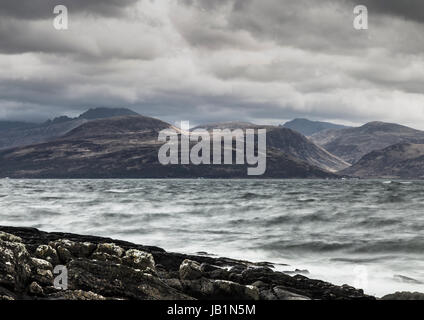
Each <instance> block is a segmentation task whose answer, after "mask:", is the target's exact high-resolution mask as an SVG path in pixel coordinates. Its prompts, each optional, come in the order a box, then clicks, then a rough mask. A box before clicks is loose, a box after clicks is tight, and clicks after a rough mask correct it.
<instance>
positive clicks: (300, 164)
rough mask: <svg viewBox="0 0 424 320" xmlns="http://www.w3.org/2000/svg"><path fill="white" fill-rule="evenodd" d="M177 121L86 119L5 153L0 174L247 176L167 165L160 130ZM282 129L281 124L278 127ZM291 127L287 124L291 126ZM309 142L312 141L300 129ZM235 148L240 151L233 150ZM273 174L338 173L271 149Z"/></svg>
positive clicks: (228, 169) (242, 170) (217, 168)
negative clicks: (52, 136) (49, 137)
mask: <svg viewBox="0 0 424 320" xmlns="http://www.w3.org/2000/svg"><path fill="white" fill-rule="evenodd" d="M171 127H172V126H171V125H170V124H168V123H166V122H163V121H161V120H158V119H154V118H149V117H143V116H140V115H136V116H123V117H113V118H106V119H98V120H93V121H89V122H86V123H84V124H82V125H81V126H79V127H77V128H75V129H73V130H71V131H69V132H68V133H67V134H65V135H63V136H62V137H60V138H58V139H56V140H54V141H50V142H46V143H41V144H35V145H30V146H24V147H18V148H12V149H8V150H4V151H1V152H0V176H2V177H11V178H201V177H202V178H245V177H246V172H247V165H200V166H196V165H192V164H190V165H167V166H163V165H161V164H160V163H159V161H158V150H159V148H160V147H161V145H162V143H160V142H158V140H157V138H158V135H159V131H161V130H163V129H166V128H171ZM277 129H278V128H277ZM287 130H288V129H287ZM296 135H297V137H298V138H300V139H301V140H302V142H304V143H308V144H312V143H311V142H309V141H308V140H306V138H304V137H303V136H301V135H300V134H297V133H296ZM234 152H235V151H234ZM263 177H268V178H336V177H337V175H336V174H334V173H331V172H329V171H327V170H324V169H321V168H319V167H317V166H315V165H313V164H311V163H308V162H306V161H303V160H302V159H299V158H297V157H295V156H293V155H290V154H287V153H285V152H283V151H282V150H281V149H279V148H277V147H268V148H267V170H266V173H265V175H264V176H263Z"/></svg>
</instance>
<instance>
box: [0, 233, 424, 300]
mask: <svg viewBox="0 0 424 320" xmlns="http://www.w3.org/2000/svg"><path fill="white" fill-rule="evenodd" d="M1 231H3V232H1ZM11 231H14V232H15V231H16V234H10V232H11ZM56 261H57V264H62V265H65V266H66V268H67V271H68V273H67V274H68V290H65V291H62V290H59V289H58V288H55V287H54V285H53V277H54V275H53V274H52V272H53V271H52V267H53V266H55V265H57V264H56V263H55V262H56ZM155 262H158V264H156V265H155ZM40 288H41V290H40ZM420 297H422V294H418V293H411V294H409V293H408V294H407V293H396V294H395V297H393V296H391V297H390V296H389V297H385V298H386V299H387V298H392V299H394V298H399V299H406V298H415V299H416V298H420ZM39 298H42V299H66V300H102V299H140V300H144V299H166V300H184V299H216V300H220V299H225V300H230V299H232V300H257V299H263V300H293V299H296V300H304V299H370V300H372V299H374V297H370V296H367V295H364V293H363V291H362V290H360V289H355V288H353V287H350V286H347V285H344V286H335V285H332V284H330V283H328V282H324V281H320V280H314V279H309V278H307V277H305V276H302V275H295V276H290V275H287V274H284V273H282V272H275V271H273V270H272V269H271V268H270V265H269V264H268V263H266V264H255V263H250V262H247V261H238V260H233V259H228V258H213V257H207V256H189V255H184V254H179V253H168V252H166V251H164V250H162V249H160V248H156V247H143V246H139V245H135V244H131V243H128V242H123V241H119V240H111V239H105V238H98V237H92V236H79V235H73V234H59V233H46V232H42V231H39V230H36V229H33V228H13V227H1V226H0V300H1V299H15V300H17V299H39Z"/></svg>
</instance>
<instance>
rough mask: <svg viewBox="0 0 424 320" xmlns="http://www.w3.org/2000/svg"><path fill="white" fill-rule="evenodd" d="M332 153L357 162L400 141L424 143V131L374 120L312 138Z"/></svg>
mask: <svg viewBox="0 0 424 320" xmlns="http://www.w3.org/2000/svg"><path fill="white" fill-rule="evenodd" d="M310 139H311V141H313V142H315V143H316V144H318V145H320V146H322V147H323V148H324V149H326V150H327V151H328V152H330V153H332V154H334V155H336V156H338V157H340V158H341V159H343V160H345V161H347V162H349V163H352V164H354V163H356V162H357V161H358V160H359V159H361V158H362V157H363V156H364V155H366V154H368V153H370V152H372V151H375V150H381V149H384V148H386V147H388V146H391V145H394V144H398V143H424V132H423V131H420V130H416V129H412V128H409V127H405V126H402V125H399V124H394V123H385V122H370V123H367V124H365V125H363V126H361V127H357V128H348V129H342V130H326V131H323V132H319V133H316V134H314V135H312V136H311V137H310Z"/></svg>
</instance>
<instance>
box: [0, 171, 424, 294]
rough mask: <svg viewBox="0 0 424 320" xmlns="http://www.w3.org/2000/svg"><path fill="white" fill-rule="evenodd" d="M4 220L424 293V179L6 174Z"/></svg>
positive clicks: (0, 216)
mask: <svg viewBox="0 0 424 320" xmlns="http://www.w3.org/2000/svg"><path fill="white" fill-rule="evenodd" d="M0 225H4V226H19V227H35V228H39V229H41V230H44V231H58V232H71V233H78V234H87V235H98V236H105V237H111V238H115V239H120V240H127V241H131V242H135V243H138V244H143V245H152V246H159V247H162V248H164V249H165V250H167V251H173V252H181V253H189V254H203V255H211V256H223V257H229V258H235V259H243V260H249V261H255V262H262V261H267V262H271V263H273V264H274V266H275V269H276V270H278V271H283V272H287V273H288V274H296V273H298V274H302V275H305V276H307V277H309V278H315V279H320V280H324V281H328V282H331V283H334V284H337V285H342V284H348V285H352V286H355V287H359V288H362V289H364V291H365V292H366V293H368V294H372V295H376V296H378V297H381V296H383V295H385V294H389V293H393V292H396V291H418V292H424V232H423V231H424V182H423V181H389V180H205V179H192V180H171V179H170V180H125V179H122V180H14V179H1V180H0Z"/></svg>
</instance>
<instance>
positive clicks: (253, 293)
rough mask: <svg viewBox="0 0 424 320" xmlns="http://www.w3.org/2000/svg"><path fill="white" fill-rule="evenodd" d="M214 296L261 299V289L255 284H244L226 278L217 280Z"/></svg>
mask: <svg viewBox="0 0 424 320" xmlns="http://www.w3.org/2000/svg"><path fill="white" fill-rule="evenodd" d="M213 284H214V296H218V297H221V296H222V297H223V298H227V299H228V298H230V299H235V300H259V290H258V288H257V287H254V286H243V285H240V284H238V283H235V282H231V281H226V280H215V281H214V282H213Z"/></svg>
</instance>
